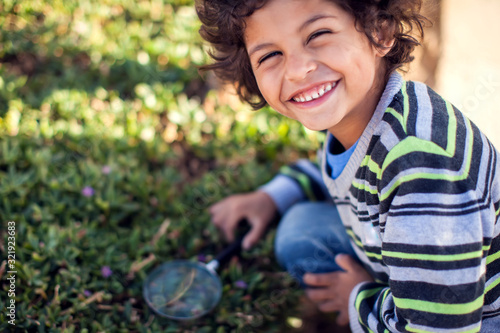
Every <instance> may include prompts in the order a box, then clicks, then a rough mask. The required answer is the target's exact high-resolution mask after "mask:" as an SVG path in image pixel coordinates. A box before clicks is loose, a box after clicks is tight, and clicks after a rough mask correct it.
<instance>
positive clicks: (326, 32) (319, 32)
mask: <svg viewBox="0 0 500 333" xmlns="http://www.w3.org/2000/svg"><path fill="white" fill-rule="evenodd" d="M329 33H331V31H330V30H320V31H316V32H314V33H312V34H311V35H310V36H309V38H308V39H307V42H308V43H309V42H310V41H311V40H313V39H314V38H316V37H319V36H321V35H324V34H329Z"/></svg>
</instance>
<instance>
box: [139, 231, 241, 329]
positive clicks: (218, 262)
mask: <svg viewBox="0 0 500 333" xmlns="http://www.w3.org/2000/svg"><path fill="white" fill-rule="evenodd" d="M243 238H244V235H242V236H240V237H238V238H237V239H236V240H235V241H234V242H233V243H231V244H230V245H229V246H228V247H227V248H226V249H224V251H222V252H221V253H220V254H219V255H217V257H216V258H215V259H213V260H212V261H210V262H209V263H207V264H204V263H201V262H193V261H189V260H174V261H171V262H168V263H165V264H163V265H161V266H159V267H157V268H156V269H155V270H153V272H152V273H151V274H150V275H149V276H148V277H147V279H146V282H145V284H144V286H143V295H144V299H145V300H146V303H147V304H148V306H149V307H150V308H151V309H152V310H153V311H154V312H155V313H157V314H158V315H160V316H162V317H166V318H170V319H175V320H190V319H195V318H199V317H201V316H203V315H205V314H207V313H208V312H210V311H211V310H212V309H213V308H214V307H215V306H216V305H217V304H218V303H219V301H220V298H221V296H222V283H221V281H220V278H219V276H218V274H217V272H216V271H217V269H218V268H219V267H220V266H222V265H223V264H224V263H226V262H227V261H228V260H229V259H231V257H232V256H233V255H235V254H237V253H238V252H239V251H241V243H242V241H243Z"/></svg>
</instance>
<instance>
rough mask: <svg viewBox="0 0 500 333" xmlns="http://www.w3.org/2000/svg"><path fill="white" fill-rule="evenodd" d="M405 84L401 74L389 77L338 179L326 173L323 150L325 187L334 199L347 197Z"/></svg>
mask: <svg viewBox="0 0 500 333" xmlns="http://www.w3.org/2000/svg"><path fill="white" fill-rule="evenodd" d="M403 84H404V80H403V77H402V76H401V74H399V73H398V72H394V73H392V74H391V76H390V77H389V81H388V82H387V85H386V86H385V89H384V92H383V93H382V97H381V98H380V101H379V102H378V104H377V107H376V108H375V112H374V113H373V116H372V118H371V119H370V122H369V123H368V125H367V126H366V128H365V130H364V131H363V134H361V137H360V138H359V140H358V145H357V147H356V149H355V150H354V152H353V154H352V155H351V158H350V159H349V161H348V162H347V165H346V166H345V168H344V170H343V171H342V173H341V174H340V175H339V176H338V177H337V178H336V179H331V178H330V177H329V176H328V174H327V172H326V149H323V154H322V155H323V156H322V159H321V172H322V174H323V181H324V182H325V185H326V187H327V188H328V191H329V192H330V195H331V196H332V197H337V198H346V197H347V195H348V193H347V192H348V190H349V188H350V187H351V184H352V181H353V179H354V176H355V175H356V171H357V170H358V168H359V166H360V165H361V162H362V161H363V158H364V157H365V155H366V152H367V150H368V145H369V144H370V140H371V138H372V136H373V133H374V132H375V129H376V128H377V126H378V124H379V123H380V121H381V120H382V117H383V115H384V113H385V110H386V109H387V108H388V107H389V105H390V103H391V102H392V100H393V99H394V96H395V95H396V94H397V93H398V92H399V91H400V90H401V87H402V85H403ZM330 135H331V134H330V133H329V132H328V134H327V138H326V142H328V140H329V139H330V138H329V136H330Z"/></svg>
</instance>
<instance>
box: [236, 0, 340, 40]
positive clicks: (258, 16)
mask: <svg viewBox="0 0 500 333" xmlns="http://www.w3.org/2000/svg"><path fill="white" fill-rule="evenodd" d="M345 14H347V13H345V12H344V11H342V10H341V8H340V7H339V6H338V5H336V4H335V2H334V1H332V0H269V1H267V2H266V3H265V4H264V6H262V7H261V8H260V9H258V10H256V11H255V12H254V13H253V14H252V15H251V16H250V17H248V18H247V19H246V20H245V21H246V22H245V23H246V24H245V26H246V28H245V39H246V38H247V37H248V36H249V35H255V33H262V34H264V35H267V34H272V32H273V31H272V29H273V27H276V26H277V25H279V27H284V26H286V27H288V28H289V29H290V30H289V32H290V33H294V32H300V30H302V29H303V28H305V27H306V26H307V25H309V24H311V23H313V22H315V21H317V20H318V19H321V18H325V17H330V18H339V17H340V16H343V15H345Z"/></svg>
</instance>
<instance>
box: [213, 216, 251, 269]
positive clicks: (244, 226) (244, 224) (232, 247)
mask: <svg viewBox="0 0 500 333" xmlns="http://www.w3.org/2000/svg"><path fill="white" fill-rule="evenodd" d="M237 229H238V230H239V231H240V232H239V233H238V236H237V237H236V240H235V241H233V242H232V243H231V244H229V245H228V247H226V248H225V249H224V250H223V251H222V252H221V253H219V254H218V255H217V257H215V260H217V261H218V262H219V266H222V265H223V264H225V263H226V262H228V261H229V259H231V258H232V257H233V256H235V255H237V254H239V253H240V252H241V244H242V243H243V238H245V236H246V234H247V233H248V231H249V230H250V225H249V224H248V221H247V220H246V219H243V220H241V221H240V222H239V223H238V228H237Z"/></svg>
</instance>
